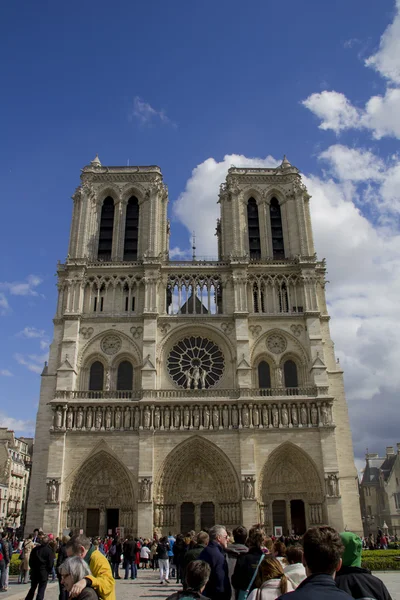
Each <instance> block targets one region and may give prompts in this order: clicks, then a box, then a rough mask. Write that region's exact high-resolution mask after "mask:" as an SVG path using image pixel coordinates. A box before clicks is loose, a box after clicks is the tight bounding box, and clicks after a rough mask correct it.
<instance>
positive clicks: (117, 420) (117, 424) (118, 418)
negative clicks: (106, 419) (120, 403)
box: [115, 407, 121, 429]
mask: <svg viewBox="0 0 400 600" xmlns="http://www.w3.org/2000/svg"><path fill="white" fill-rule="evenodd" d="M115 429H121V411H120V409H119V407H118V408H117V410H116V411H115Z"/></svg>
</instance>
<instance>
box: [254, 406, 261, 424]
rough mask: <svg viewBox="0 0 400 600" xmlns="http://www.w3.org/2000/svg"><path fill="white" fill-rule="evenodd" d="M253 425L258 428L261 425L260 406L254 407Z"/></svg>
mask: <svg viewBox="0 0 400 600" xmlns="http://www.w3.org/2000/svg"><path fill="white" fill-rule="evenodd" d="M253 425H254V427H258V426H259V425H260V414H259V412H258V406H256V405H254V406H253Z"/></svg>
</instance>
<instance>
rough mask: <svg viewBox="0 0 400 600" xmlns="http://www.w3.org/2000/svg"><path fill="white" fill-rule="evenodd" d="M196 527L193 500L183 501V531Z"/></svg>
mask: <svg viewBox="0 0 400 600" xmlns="http://www.w3.org/2000/svg"><path fill="white" fill-rule="evenodd" d="M192 529H195V516H194V504H193V502H183V503H182V504H181V532H182V533H187V532H188V531H191V530H192Z"/></svg>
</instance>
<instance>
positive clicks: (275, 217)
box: [269, 198, 285, 260]
mask: <svg viewBox="0 0 400 600" xmlns="http://www.w3.org/2000/svg"><path fill="white" fill-rule="evenodd" d="M269 214H270V219H271V238H272V253H273V258H274V259H275V260H279V259H281V258H285V247H284V243H283V229H282V217H281V207H280V206H279V202H278V200H277V199H276V198H272V200H271V203H270V207H269Z"/></svg>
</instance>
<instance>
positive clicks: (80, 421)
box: [76, 407, 83, 429]
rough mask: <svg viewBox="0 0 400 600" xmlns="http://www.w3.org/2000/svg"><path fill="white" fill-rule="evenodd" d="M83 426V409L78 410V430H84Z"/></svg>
mask: <svg viewBox="0 0 400 600" xmlns="http://www.w3.org/2000/svg"><path fill="white" fill-rule="evenodd" d="M82 425H83V410H82V408H81V407H79V408H78V410H77V413H76V428H77V429H82Z"/></svg>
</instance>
